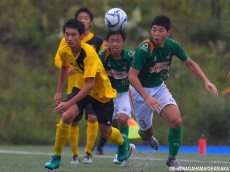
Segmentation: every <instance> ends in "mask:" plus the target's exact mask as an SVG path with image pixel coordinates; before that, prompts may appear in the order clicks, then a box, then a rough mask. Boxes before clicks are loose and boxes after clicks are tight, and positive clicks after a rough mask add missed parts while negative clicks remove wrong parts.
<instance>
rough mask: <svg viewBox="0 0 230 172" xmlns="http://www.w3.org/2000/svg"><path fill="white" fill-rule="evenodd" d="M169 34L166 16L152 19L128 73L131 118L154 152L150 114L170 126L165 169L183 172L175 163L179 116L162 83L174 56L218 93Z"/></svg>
mask: <svg viewBox="0 0 230 172" xmlns="http://www.w3.org/2000/svg"><path fill="white" fill-rule="evenodd" d="M170 34H171V25H170V19H169V18H168V17H167V16H157V17H155V18H154V19H153V21H152V24H151V37H150V38H148V39H146V40H145V41H143V42H142V43H141V44H140V45H139V46H138V47H137V49H136V52H135V56H134V59H133V62H132V64H131V68H130V71H129V81H130V83H131V85H132V86H131V90H132V100H133V106H134V108H133V109H134V115H135V117H136V120H137V122H138V125H139V127H140V130H139V134H140V136H141V138H142V139H143V140H145V141H148V143H149V144H150V145H151V146H152V147H153V148H156V145H157V142H156V139H155V138H153V131H152V118H153V111H156V112H157V113H158V114H159V115H160V116H162V117H163V118H164V119H165V120H166V121H167V123H168V125H169V133H168V142H169V157H168V160H167V161H166V165H167V166H169V167H171V168H173V169H175V170H178V171H183V168H182V167H181V166H180V164H179V163H178V161H177V160H176V155H177V153H178V150H179V147H180V144H181V140H182V128H181V126H182V121H181V115H180V111H179V108H178V106H177V104H176V102H175V100H174V99H173V97H172V95H171V93H170V92H169V90H168V89H167V87H166V85H165V83H164V81H165V80H166V79H167V78H168V71H169V68H170V65H171V62H172V57H173V56H174V55H175V56H177V57H178V58H179V59H180V60H181V61H183V62H184V63H185V64H186V65H187V66H188V68H189V69H190V70H191V71H192V72H193V73H194V74H196V75H197V76H198V77H199V78H200V79H201V80H202V81H203V82H204V85H205V88H206V89H207V90H208V91H209V92H211V93H212V94H213V95H214V96H218V91H217V89H216V86H215V85H213V84H212V83H211V82H210V81H209V79H208V78H207V77H206V76H205V74H204V73H203V72H202V70H201V68H200V67H199V65H198V64H197V63H196V62H194V61H193V60H192V59H191V58H189V57H188V56H187V55H186V53H185V52H184V50H183V49H182V48H181V47H180V45H179V44H178V43H177V42H175V41H173V40H172V39H170V38H169V36H170Z"/></svg>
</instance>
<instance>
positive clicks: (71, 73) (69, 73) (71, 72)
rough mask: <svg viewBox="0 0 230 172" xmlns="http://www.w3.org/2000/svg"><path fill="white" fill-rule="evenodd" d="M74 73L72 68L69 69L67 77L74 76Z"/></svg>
mask: <svg viewBox="0 0 230 172" xmlns="http://www.w3.org/2000/svg"><path fill="white" fill-rule="evenodd" d="M75 73H76V70H75V69H74V68H72V67H70V68H69V70H68V75H74V74H75Z"/></svg>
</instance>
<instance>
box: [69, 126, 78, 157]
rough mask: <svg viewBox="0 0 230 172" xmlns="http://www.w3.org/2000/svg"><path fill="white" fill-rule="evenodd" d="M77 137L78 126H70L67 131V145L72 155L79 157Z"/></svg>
mask: <svg viewBox="0 0 230 172" xmlns="http://www.w3.org/2000/svg"><path fill="white" fill-rule="evenodd" d="M78 137H79V126H78V125H76V126H70V130H69V145H70V148H71V150H72V154H73V156H74V155H77V156H78V155H79V151H78Z"/></svg>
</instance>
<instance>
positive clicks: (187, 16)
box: [0, 0, 230, 146]
mask: <svg viewBox="0 0 230 172" xmlns="http://www.w3.org/2000/svg"><path fill="white" fill-rule="evenodd" d="M83 6H87V7H88V8H89V9H90V10H91V11H92V13H93V14H94V24H93V26H92V29H91V31H92V32H94V33H95V34H96V35H99V36H100V37H102V38H104V39H105V37H106V34H105V33H106V31H107V30H106V27H105V25H104V15H105V13H106V11H108V10H109V9H110V8H114V7H119V8H122V9H123V10H124V11H125V12H126V13H127V15H128V24H127V27H126V28H125V31H126V34H127V40H126V46H125V47H126V48H128V49H132V50H135V48H136V47H137V46H138V45H139V43H141V42H142V41H143V40H144V39H145V38H146V37H147V36H149V31H150V24H151V21H152V19H153V18H154V17H155V16H156V15H159V14H164V15H168V16H169V17H170V18H171V22H172V30H173V33H172V36H171V37H172V39H175V40H176V41H177V42H179V43H180V45H181V46H182V47H183V48H184V50H185V51H186V52H187V54H188V55H189V57H191V58H192V59H193V60H195V61H196V62H197V63H198V64H199V65H200V67H201V68H202V69H203V71H204V73H205V74H206V75H207V77H208V78H209V79H210V81H211V82H213V83H214V84H215V85H216V86H217V88H218V90H219V93H220V94H221V92H222V91H223V90H224V89H225V88H226V87H227V86H229V85H230V79H228V78H227V73H228V72H229V71H230V34H229V32H230V20H229V18H230V1H228V0H202V1H199V0H161V1H159V0H141V1H139V0H113V1H107V0H50V1H47V0H39V1H38V0H11V1H8V0H1V1H0V143H1V144H18V145H19V144H36V145H38V144H39V145H42V144H53V143H54V137H55V131H56V124H57V122H58V121H59V120H60V117H61V116H60V115H55V114H54V113H53V108H54V107H55V105H54V103H53V96H54V94H55V91H56V85H57V79H58V69H57V68H56V67H55V66H54V56H55V53H56V50H57V47H58V45H59V42H60V40H61V37H62V36H63V34H62V25H63V23H64V22H65V21H66V20H67V19H69V18H71V17H73V15H74V13H75V11H76V10H77V9H78V8H80V7H83ZM166 82H167V83H166V84H167V85H168V88H169V89H170V91H171V92H172V94H173V95H174V98H175V99H176V101H177V103H178V106H179V108H180V111H181V115H182V120H183V142H182V145H191V146H192V145H197V143H198V139H199V138H200V136H201V134H205V137H206V138H207V144H208V145H227V146H229V145H230V101H229V100H230V96H229V97H222V96H220V97H219V98H214V97H212V95H211V94H209V93H208V92H207V91H206V90H205V87H204V84H203V82H202V81H201V80H200V79H199V78H198V77H196V76H194V75H193V74H192V73H191V72H190V71H189V70H188V69H187V67H186V66H185V65H184V64H183V63H182V62H181V61H180V60H178V59H177V58H174V61H173V64H172V67H171V71H170V77H169V79H168V80H167V81H166ZM65 93H66V92H65V90H64V92H63V99H65V96H64V95H65ZM85 124H86V121H85V120H84V119H83V120H82V121H81V124H80V127H81V128H80V133H81V134H80V137H81V138H80V139H79V141H80V145H83V144H84V142H85V140H86V139H85V137H86V135H85ZM167 130H168V128H167V125H166V124H165V122H164V121H163V119H162V118H161V117H159V116H158V115H156V114H155V118H154V133H155V136H156V137H157V138H158V140H159V142H160V143H161V145H164V144H167ZM133 142H134V143H136V144H142V141H141V140H138V139H137V140H133Z"/></svg>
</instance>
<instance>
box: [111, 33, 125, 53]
mask: <svg viewBox="0 0 230 172" xmlns="http://www.w3.org/2000/svg"><path fill="white" fill-rule="evenodd" d="M124 43H125V42H124V40H123V39H122V36H121V35H120V34H116V35H115V34H114V35H110V37H109V39H108V47H109V48H110V50H111V54H112V56H114V57H121V50H122V48H123V46H124Z"/></svg>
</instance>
